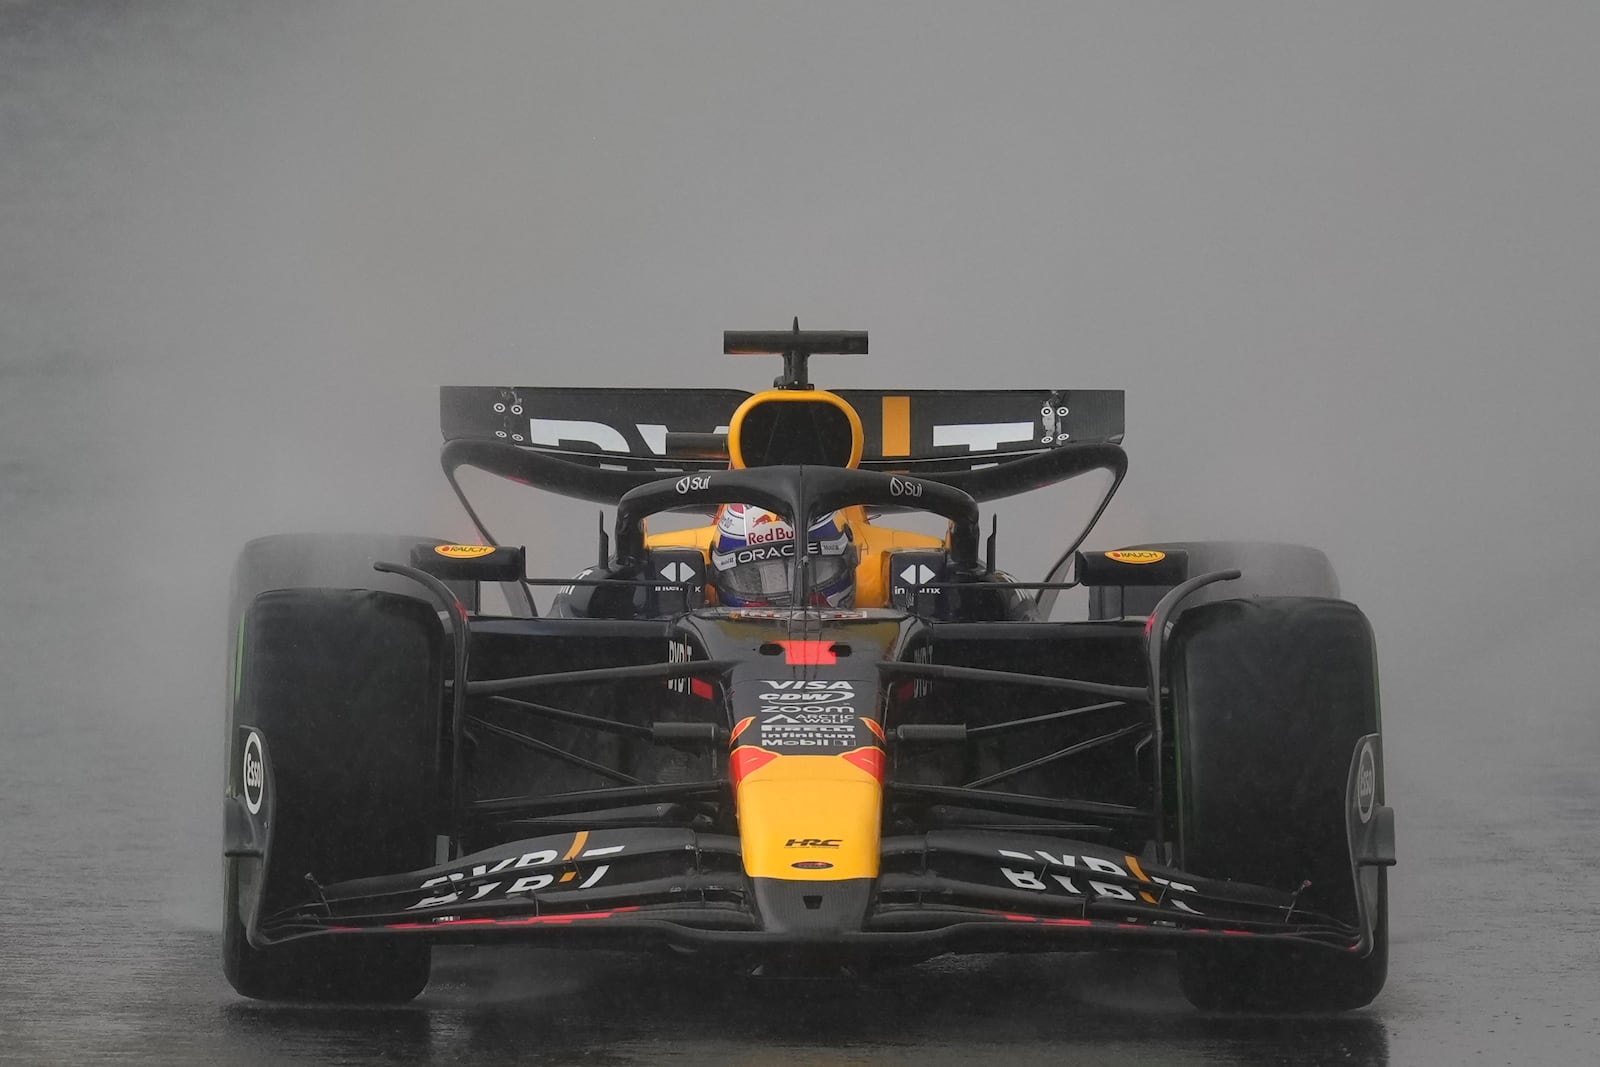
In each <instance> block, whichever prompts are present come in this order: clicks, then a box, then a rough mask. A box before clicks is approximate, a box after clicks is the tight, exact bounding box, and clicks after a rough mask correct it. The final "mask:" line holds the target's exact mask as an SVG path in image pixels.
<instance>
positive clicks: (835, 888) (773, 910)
mask: <svg viewBox="0 0 1600 1067" xmlns="http://www.w3.org/2000/svg"><path fill="white" fill-rule="evenodd" d="M873 881H874V880H873V879H871V878H850V879H847V880H844V881H835V882H798V881H789V880H786V879H777V878H753V879H751V884H752V886H753V887H754V891H755V903H756V911H757V912H759V913H760V915H761V925H762V927H763V928H764V929H766V930H767V931H769V932H771V933H775V934H788V935H790V936H792V937H794V938H795V939H796V940H806V939H808V938H813V937H814V938H817V939H819V940H826V939H830V938H832V937H835V936H837V935H839V934H842V933H849V932H851V931H855V930H860V929H861V925H862V923H863V922H864V921H865V919H866V914H867V903H868V902H869V901H870V900H871V899H872V886H873Z"/></svg>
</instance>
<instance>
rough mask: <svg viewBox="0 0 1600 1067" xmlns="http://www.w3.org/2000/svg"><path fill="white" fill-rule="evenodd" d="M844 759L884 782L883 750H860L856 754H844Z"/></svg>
mask: <svg viewBox="0 0 1600 1067" xmlns="http://www.w3.org/2000/svg"><path fill="white" fill-rule="evenodd" d="M844 758H845V759H847V760H849V761H850V762H851V763H854V764H855V765H856V766H857V767H860V768H861V769H862V770H864V771H866V772H867V773H868V774H870V775H872V777H874V778H876V779H877V780H878V781H880V782H881V781H883V749H881V748H858V749H856V750H855V751H854V752H846V753H844Z"/></svg>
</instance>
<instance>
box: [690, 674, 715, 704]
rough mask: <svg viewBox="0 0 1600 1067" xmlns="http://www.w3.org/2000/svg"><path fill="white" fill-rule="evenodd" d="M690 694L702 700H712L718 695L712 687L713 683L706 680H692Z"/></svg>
mask: <svg viewBox="0 0 1600 1067" xmlns="http://www.w3.org/2000/svg"><path fill="white" fill-rule="evenodd" d="M689 692H691V693H693V694H694V695H695V696H697V697H699V698H700V699H702V700H710V699H711V698H712V697H714V696H716V695H717V691H716V690H715V689H713V688H712V687H711V683H710V682H708V681H706V680H705V679H704V678H690V679H689Z"/></svg>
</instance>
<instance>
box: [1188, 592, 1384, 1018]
mask: <svg viewBox="0 0 1600 1067" xmlns="http://www.w3.org/2000/svg"><path fill="white" fill-rule="evenodd" d="M1171 647H1172V652H1173V658H1172V661H1171V662H1172V673H1171V675H1170V683H1171V690H1172V708H1173V711H1172V715H1173V721H1174V726H1175V731H1174V733H1175V759H1176V761H1177V769H1178V774H1177V778H1176V780H1177V781H1178V783H1179V787H1178V796H1177V810H1178V816H1179V826H1178V833H1179V840H1180V844H1181V852H1182V857H1181V865H1182V867H1183V869H1184V870H1186V871H1190V872H1192V873H1194V874H1198V875H1203V876H1205V877H1209V878H1216V879H1234V880H1237V881H1240V882H1245V883H1249V884H1253V885H1261V886H1268V887H1271V888H1276V889H1281V890H1285V891H1293V890H1294V889H1296V888H1297V887H1298V886H1299V885H1300V884H1301V883H1302V882H1305V881H1309V882H1310V886H1309V887H1307V888H1306V889H1305V890H1304V893H1303V895H1302V897H1301V901H1302V906H1303V907H1305V908H1306V909H1307V910H1309V911H1313V912H1319V913H1322V914H1324V915H1327V916H1330V917H1331V918H1333V919H1335V920H1338V921H1340V922H1343V923H1346V924H1349V925H1350V926H1352V927H1353V926H1356V925H1357V922H1358V920H1359V918H1360V914H1361V910H1360V905H1359V904H1358V900H1357V892H1358V891H1357V889H1356V885H1355V882H1354V880H1353V878H1352V875H1351V855H1350V847H1351V846H1350V841H1349V835H1348V831H1347V829H1346V810H1347V806H1348V798H1347V795H1346V791H1347V788H1348V780H1349V775H1350V766H1351V760H1352V758H1353V756H1354V754H1355V752H1356V749H1357V746H1358V744H1360V743H1361V740H1362V738H1364V737H1367V736H1368V735H1371V734H1379V733H1380V732H1381V724H1380V722H1379V708H1378V679H1377V667H1376V657H1375V652H1374V647H1373V639H1372V630H1371V627H1370V626H1369V625H1368V623H1367V620H1366V618H1365V616H1363V615H1362V614H1361V612H1360V611H1359V610H1358V609H1357V608H1356V607H1355V605H1353V604H1349V603H1346V602H1344V601H1340V600H1323V599H1313V598H1306V597H1268V598H1259V599H1253V600H1227V601H1220V602H1216V603H1211V604H1205V605H1202V606H1200V607H1197V608H1193V609H1191V610H1189V611H1187V612H1185V613H1184V614H1183V615H1182V616H1181V617H1180V618H1179V620H1178V622H1177V623H1176V624H1174V627H1173V632H1172V637H1171ZM1376 772H1377V774H1376V781H1375V783H1374V784H1375V788H1376V794H1375V801H1376V802H1377V803H1382V800H1383V792H1382V790H1383V778H1382V767H1381V766H1378V767H1377V768H1376ZM1375 873H1376V874H1377V877H1376V878H1375V879H1372V881H1373V882H1375V892H1373V891H1372V890H1371V889H1370V888H1369V890H1368V895H1367V900H1368V905H1369V909H1370V912H1369V914H1370V916H1371V918H1372V920H1373V924H1372V930H1371V935H1372V950H1371V952H1370V953H1369V954H1367V955H1365V956H1358V955H1356V954H1355V953H1353V952H1348V951H1338V950H1333V949H1319V948H1293V947H1291V948H1286V947H1285V946H1283V945H1281V944H1271V943H1262V944H1251V943H1242V942H1241V943H1229V944H1219V945H1211V946H1206V947H1204V948H1196V949H1194V950H1192V951H1189V952H1187V953H1185V954H1184V956H1183V957H1182V963H1181V966H1182V984H1183V990H1184V993H1185V995H1186V996H1188V997H1189V999H1190V1001H1191V1002H1193V1003H1194V1004H1195V1005H1196V1006H1197V1007H1200V1008H1203V1009H1208V1010H1227V1011H1243V1010H1261V1011H1346V1010H1349V1009H1352V1008H1358V1007H1361V1006H1363V1005H1365V1004H1368V1003H1370V1002H1371V1001H1372V999H1373V998H1374V997H1376V996H1377V995H1378V992H1379V990H1381V989H1382V988H1383V983H1384V979H1385V977H1386V975H1387V972H1388V936H1389V925H1388V903H1387V879H1386V878H1385V877H1384V873H1385V872H1383V871H1381V870H1380V871H1377V872H1375ZM1367 877H1369V878H1370V877H1371V873H1369V874H1368V875H1367Z"/></svg>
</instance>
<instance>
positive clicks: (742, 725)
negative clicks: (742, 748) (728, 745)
mask: <svg viewBox="0 0 1600 1067" xmlns="http://www.w3.org/2000/svg"><path fill="white" fill-rule="evenodd" d="M755 721H756V717H755V716H754V715H746V716H745V717H744V718H742V719H740V720H739V723H738V725H737V726H735V727H734V728H733V736H732V737H730V738H728V740H729V741H737V740H739V735H740V734H742V733H744V732H745V731H746V730H748V729H750V724H751V723H753V722H755Z"/></svg>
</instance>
